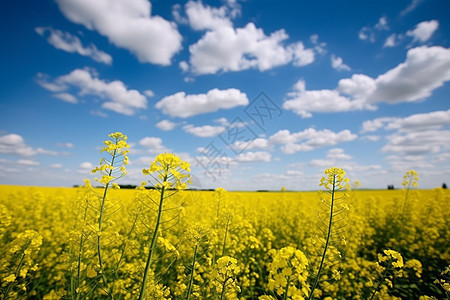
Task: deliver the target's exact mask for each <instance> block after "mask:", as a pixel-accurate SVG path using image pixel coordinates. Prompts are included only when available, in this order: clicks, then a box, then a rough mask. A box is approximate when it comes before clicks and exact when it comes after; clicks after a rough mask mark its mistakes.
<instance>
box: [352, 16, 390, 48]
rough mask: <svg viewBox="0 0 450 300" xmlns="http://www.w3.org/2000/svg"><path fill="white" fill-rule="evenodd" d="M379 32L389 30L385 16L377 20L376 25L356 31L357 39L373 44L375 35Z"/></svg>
mask: <svg viewBox="0 0 450 300" xmlns="http://www.w3.org/2000/svg"><path fill="white" fill-rule="evenodd" d="M381 30H389V26H388V21H387V18H386V17H385V16H383V17H381V18H379V19H378V22H377V24H375V25H374V26H373V27H372V26H364V27H363V28H361V29H360V30H359V31H358V38H359V39H360V40H363V41H367V42H371V43H375V40H376V38H375V33H376V32H377V31H381Z"/></svg>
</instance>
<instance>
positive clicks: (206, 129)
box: [183, 124, 225, 137]
mask: <svg viewBox="0 0 450 300" xmlns="http://www.w3.org/2000/svg"><path fill="white" fill-rule="evenodd" d="M183 130H184V131H186V132H187V133H190V134H192V135H195V136H198V137H213V136H216V135H218V134H220V133H221V132H223V131H224V130H225V127H223V126H211V125H204V126H198V127H195V126H193V125H191V124H187V125H185V126H183Z"/></svg>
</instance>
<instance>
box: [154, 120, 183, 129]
mask: <svg viewBox="0 0 450 300" xmlns="http://www.w3.org/2000/svg"><path fill="white" fill-rule="evenodd" d="M177 125H178V124H177V123H174V122H172V121H169V120H162V121H160V122H158V123H156V125H155V126H156V127H157V128H159V129H161V130H163V131H170V130H173V129H174V128H175V127H177Z"/></svg>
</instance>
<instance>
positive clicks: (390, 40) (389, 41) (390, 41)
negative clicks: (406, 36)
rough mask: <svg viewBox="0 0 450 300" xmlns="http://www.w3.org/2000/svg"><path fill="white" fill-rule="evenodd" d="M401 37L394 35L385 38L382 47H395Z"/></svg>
mask: <svg viewBox="0 0 450 300" xmlns="http://www.w3.org/2000/svg"><path fill="white" fill-rule="evenodd" d="M401 38H402V36H401V35H397V34H395V33H393V34H391V35H390V36H388V37H387V38H386V41H385V42H384V45H383V47H395V46H397V44H398V40H399V39H401Z"/></svg>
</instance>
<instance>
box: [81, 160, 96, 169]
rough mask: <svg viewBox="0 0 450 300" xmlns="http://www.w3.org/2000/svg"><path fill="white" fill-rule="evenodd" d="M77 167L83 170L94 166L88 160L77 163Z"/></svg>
mask: <svg viewBox="0 0 450 300" xmlns="http://www.w3.org/2000/svg"><path fill="white" fill-rule="evenodd" d="M79 168H80V169H83V170H92V169H93V168H94V165H93V164H92V163H90V162H88V161H85V162H82V163H81V164H80V165H79Z"/></svg>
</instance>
